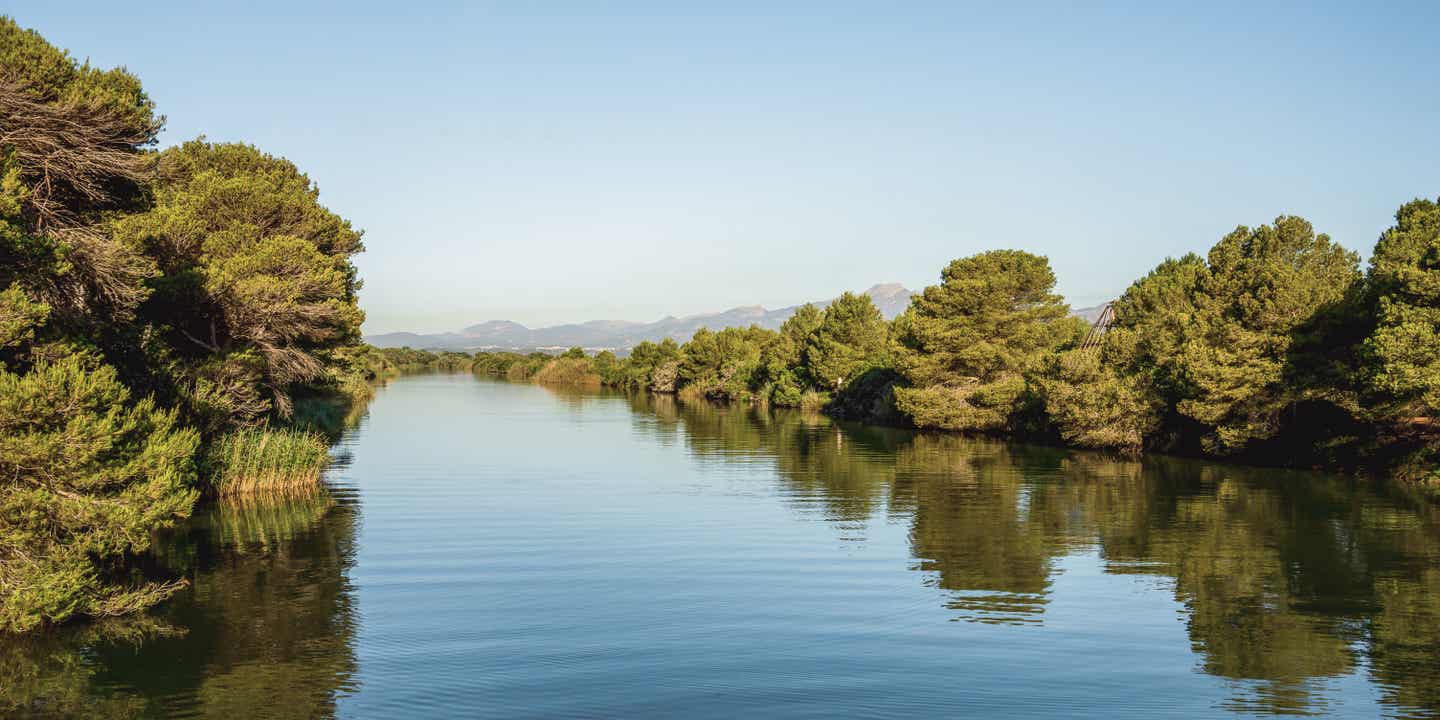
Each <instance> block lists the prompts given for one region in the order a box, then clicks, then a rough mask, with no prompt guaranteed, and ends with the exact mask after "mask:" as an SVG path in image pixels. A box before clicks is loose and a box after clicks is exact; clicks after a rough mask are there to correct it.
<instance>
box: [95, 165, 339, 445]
mask: <svg viewBox="0 0 1440 720" xmlns="http://www.w3.org/2000/svg"><path fill="white" fill-rule="evenodd" d="M159 172H160V178H161V179H160V181H159V182H158V183H157V185H156V187H155V190H154V194H155V202H154V207H153V208H151V209H150V210H148V211H146V212H143V213H136V214H133V215H129V216H127V217H124V218H122V219H121V220H119V221H118V222H117V223H116V235H117V238H118V239H119V240H120V241H121V242H122V243H124V244H125V246H127V247H129V248H133V249H135V250H138V251H140V252H143V253H144V254H145V255H146V256H147V257H150V258H153V259H154V261H155V263H156V265H157V266H158V268H159V269H160V272H161V275H160V276H159V277H157V278H155V279H153V280H152V281H151V282H150V288H151V291H152V292H151V294H150V297H149V298H148V299H147V300H146V301H145V303H144V304H143V306H142V308H141V315H142V317H143V318H145V319H146V320H148V321H150V322H152V323H154V324H155V325H157V326H158V327H162V328H165V330H166V332H167V334H168V337H169V340H170V341H171V344H172V345H173V346H174V347H175V348H176V349H177V352H179V353H180V356H181V357H183V358H187V359H194V360H196V361H197V364H207V363H208V364H213V363H215V362H216V358H220V359H222V360H221V361H222V363H223V361H224V360H228V359H230V358H232V357H236V356H240V355H243V354H246V353H249V354H251V356H252V357H254V358H255V359H257V360H258V363H256V364H255V374H254V376H253V383H249V384H247V385H245V386H242V390H241V391H242V392H243V391H244V389H245V388H246V387H247V386H258V387H260V388H263V389H264V391H265V394H266V395H268V400H269V407H266V408H264V409H265V410H268V409H269V408H270V407H273V408H274V410H275V411H276V412H277V413H278V414H279V415H280V416H282V417H285V416H288V415H289V414H290V411H291V403H290V396H291V392H292V389H293V387H294V386H296V385H298V384H301V383H313V382H317V381H321V380H323V379H325V376H326V368H325V358H324V357H323V355H322V351H323V350H324V349H326V348H329V347H331V346H334V345H337V344H341V343H345V342H353V341H354V340H356V339H357V338H358V336H359V329H360V322H361V320H362V319H363V317H364V315H363V314H362V313H361V312H360V309H359V308H358V307H357V305H356V296H355V293H356V290H357V287H358V281H357V278H356V274H355V268H354V266H353V265H351V264H350V257H351V256H352V255H354V254H355V253H357V252H359V251H360V250H361V245H360V233H358V232H356V231H355V230H353V229H351V227H350V224H349V223H348V222H346V221H345V220H343V219H341V218H340V217H338V216H336V215H335V214H334V213H331V212H330V211H329V210H327V209H325V208H324V207H323V206H321V205H320V204H319V191H318V190H317V189H316V188H315V185H314V183H312V182H311V181H310V179H309V178H308V177H306V176H305V175H304V174H302V173H301V172H300V171H299V170H298V169H297V168H296V167H295V166H294V165H293V164H291V163H290V162H289V161H287V160H284V159H281V158H276V157H273V156H270V155H266V154H264V153H262V152H260V151H259V150H257V149H255V148H254V147H251V146H249V145H241V144H211V143H207V142H204V141H203V140H195V141H191V142H187V143H185V144H183V145H180V146H178V147H175V148H170V149H168V150H166V151H165V152H163V153H161V154H160V157H159ZM201 380H202V379H201V378H197V384H198V383H199V382H200V381H201ZM236 407H237V414H236V420H237V422H239V423H240V424H246V423H248V422H250V421H252V420H253V419H254V418H255V417H257V416H258V415H259V413H256V412H253V409H252V407H253V401H251V400H249V399H248V398H247V399H246V400H244V401H241V402H237V403H236ZM241 408H244V410H242V409H241Z"/></svg>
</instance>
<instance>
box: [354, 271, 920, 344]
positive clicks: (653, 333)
mask: <svg viewBox="0 0 1440 720" xmlns="http://www.w3.org/2000/svg"><path fill="white" fill-rule="evenodd" d="M864 294H865V295H868V296H870V298H872V299H873V300H874V302H875V306H876V307H878V308H879V309H880V313H881V314H882V315H884V316H885V318H886V319H889V318H893V317H895V316H896V315H899V314H900V313H901V312H903V311H904V310H905V308H906V306H908V305H909V303H910V291H909V290H907V289H905V286H903V285H900V284H899V283H883V284H880V285H874V286H872V287H871V288H870V289H868V290H866V291H865V292H864ZM830 302H831V301H830V300H824V301H820V302H815V303H811V304H813V305H815V306H816V307H820V308H823V307H825V306H827V305H829V304H830ZM799 307H800V306H799V305H793V306H790V307H784V308H780V309H778V310H768V309H766V308H765V307H764V306H762V305H741V306H739V307H733V308H730V309H729V310H723V311H721V312H714V313H703V314H699V315H689V316H686V317H675V316H673V315H666V316H665V317H663V318H661V319H660V320H657V321H655V322H652V323H638V322H627V321H623V320H590V321H587V322H582V323H570V324H566V325H555V326H552V327H543V328H529V327H526V326H524V325H521V324H520V323H517V322H513V321H510V320H488V321H486V322H483V323H478V324H475V325H471V326H469V327H467V328H465V329H464V330H461V331H460V332H458V333H438V334H433V335H417V334H415V333H403V332H402V333H386V334H383V335H368V336H366V338H365V340H366V341H367V342H369V343H370V344H372V345H376V346H378V347H400V346H404V345H408V346H410V347H414V348H423V349H427V350H487V349H491V350H494V349H504V350H531V349H535V348H554V347H573V346H579V347H583V348H587V349H590V350H599V349H610V350H625V349H628V348H631V347H634V346H635V345H637V344H639V343H641V342H644V341H646V340H649V341H652V342H658V341H660V340H664V339H666V338H671V339H674V340H678V341H682V342H683V341H685V340H688V339H690V336H691V335H694V334H695V331H696V330H699V329H700V328H702V327H708V328H710V329H711V330H721V329H724V328H727V327H748V326H750V325H759V326H760V327H764V328H770V329H771V330H774V329H778V328H779V327H780V325H781V323H784V322H785V321H786V320H787V319H789V318H790V316H791V315H794V314H795V310H796V309H798V308H799Z"/></svg>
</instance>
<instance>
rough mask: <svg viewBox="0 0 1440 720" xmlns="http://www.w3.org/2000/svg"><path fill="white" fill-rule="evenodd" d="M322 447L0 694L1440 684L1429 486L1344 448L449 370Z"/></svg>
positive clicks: (1308, 688)
mask: <svg viewBox="0 0 1440 720" xmlns="http://www.w3.org/2000/svg"><path fill="white" fill-rule="evenodd" d="M337 453H338V454H339V456H340V460H341V461H340V462H338V463H337V466H336V468H335V469H334V470H333V471H332V472H331V473H330V476H329V478H328V481H327V482H328V486H329V490H328V491H327V493H325V494H323V495H321V496H318V497H315V498H309V499H306V500H303V501H295V502H289V503H283V504H277V503H251V504H249V505H244V506H238V507H237V506H227V507H221V508H215V509H212V510H210V511H209V512H207V513H205V514H204V515H203V516H202V517H200V518H198V519H197V521H196V522H195V523H193V525H192V526H191V527H189V528H187V529H186V530H185V532H183V533H180V534H178V536H177V537H176V538H175V539H174V540H173V541H172V542H169V543H167V544H166V545H165V547H164V549H163V551H162V552H159V553H157V556H156V557H155V558H154V560H153V564H154V565H155V568H156V571H161V570H164V571H169V572H178V573H184V574H185V575H187V576H188V577H190V578H191V579H192V581H193V585H192V588H191V589H190V590H189V591H186V592H185V593H183V594H182V595H181V596H180V597H178V598H177V599H176V600H175V601H173V602H171V603H169V604H168V605H166V606H165V607H164V608H163V609H161V610H160V611H158V612H157V613H155V615H154V616H153V617H152V618H149V619H147V620H146V621H144V622H138V623H137V622H127V623H119V624H109V625H100V626H93V627H85V628H74V629H67V630H66V631H64V632H59V633H52V634H49V635H46V636H43V637H41V638H37V639H32V640H27V641H25V642H13V641H11V642H9V643H7V644H3V645H0V671H3V674H0V715H4V714H19V715H25V714H31V715H38V716H46V717H56V716H60V717H63V716H83V717H133V716H198V717H227V718H228V717H280V718H288V717H295V718H302V717H304V718H308V717H324V716H331V715H335V716H341V717H366V718H368V717H451V716H461V717H673V716H683V717H688V718H707V717H714V718H733V717H816V718H821V717H827V718H828V717H916V716H972V717H983V716H1005V717H1056V716H1065V717H1095V718H1102V717H1103V718H1128V717H1134V718H1152V717H1160V716H1172V717H1202V716H1213V717H1231V716H1235V715H1237V714H1239V715H1272V714H1321V715H1328V716H1348V717H1376V716H1382V715H1383V716H1391V717H1437V716H1440V517H1437V512H1436V510H1435V508H1434V507H1432V506H1430V505H1428V504H1426V503H1425V502H1423V501H1418V500H1416V499H1415V498H1411V497H1408V496H1406V495H1404V494H1401V493H1395V492H1381V491H1378V490H1376V489H1374V488H1370V487H1367V486H1363V485H1357V484H1355V483H1353V482H1351V481H1348V480H1346V479H1343V478H1339V477H1332V476H1326V475H1320V474H1315V473H1297V472H1281V471H1273V470H1257V469H1247V468H1240V467H1234V466H1226V465H1218V464H1209V463H1203V462H1196V461H1188V460H1176V459H1169V458H1155V459H1149V460H1146V461H1144V462H1124V461H1117V460H1114V459H1110V458H1106V457H1104V456H1101V455H1094V454H1087V453H1071V452H1065V451H1061V450H1057V449H1053V448H1040V447H1031V446H1022V445H1013V444H1005V443H999V442H994V441H985V440H975V439H965V438H960V437H954V436H939V435H916V434H912V433H906V432H899V431H893V430H882V429H876V428H866V427H852V426H839V425H837V424H835V423H832V422H830V421H829V420H826V419H825V418H822V417H817V416H813V415H805V414H800V413H768V412H762V411H757V410H754V409H750V408H730V409H723V408H717V407H713V406H709V405H700V406H691V405H681V404H677V403H676V402H675V401H674V400H673V399H672V398H666V397H658V398H657V397H627V396H624V395H617V394H597V393H581V392H573V391H568V392H567V391H557V390H553V389H547V388H542V387H538V386H532V385H520V384H507V383H501V382H488V381H480V380H475V379H473V378H471V377H469V376H468V375H430V376H419V377H411V378H405V379H402V380H399V381H396V382H394V383H392V384H391V385H390V386H388V387H386V388H383V389H382V390H381V391H380V392H379V394H378V396H377V398H376V399H375V401H374V403H373V404H372V405H371V407H370V413H369V416H368V417H367V418H366V419H365V421H364V422H363V423H362V424H361V425H360V426H359V427H358V428H357V429H356V430H354V431H352V432H350V433H349V434H348V435H347V436H346V437H345V438H344V439H343V440H342V442H341V444H340V445H339V447H338V448H337Z"/></svg>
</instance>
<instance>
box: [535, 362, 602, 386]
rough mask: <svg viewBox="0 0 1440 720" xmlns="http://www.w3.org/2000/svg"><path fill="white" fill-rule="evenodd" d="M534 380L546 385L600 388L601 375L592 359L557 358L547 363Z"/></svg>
mask: <svg viewBox="0 0 1440 720" xmlns="http://www.w3.org/2000/svg"><path fill="white" fill-rule="evenodd" d="M532 379H533V380H534V382H537V383H542V384H545V385H580V386H584V387H600V375H599V374H598V373H596V372H595V365H594V364H593V363H592V362H591V361H590V358H556V359H554V360H551V361H550V362H547V363H545V365H544V366H542V367H541V368H540V371H539V372H537V373H535V376H534V377H533V378H532Z"/></svg>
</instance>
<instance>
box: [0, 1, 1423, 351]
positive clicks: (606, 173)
mask: <svg viewBox="0 0 1440 720" xmlns="http://www.w3.org/2000/svg"><path fill="white" fill-rule="evenodd" d="M782 5H783V7H781V6H782ZM1087 5H1088V4H1087ZM1254 5H1259V4H1252V3H1236V4H1222V3H1189V4H1186V5H1175V6H1170V7H1165V6H1162V5H1161V4H1158V3H1136V4H1130V5H1122V4H1110V5H1103V6H1101V5H1094V6H1093V7H1086V8H1077V7H1075V6H1074V5H1071V4H1057V5H1023V6H1022V5H1013V6H1009V5H1007V6H1006V7H996V6H994V5H979V4H976V5H967V4H963V3H958V2H945V3H933V4H927V3H920V2H914V3H843V2H826V3H818V2H817V3H783V4H782V3H773V2H766V3H745V2H726V3H704V4H701V3H658V2H657V3H620V2H614V3H609V2H606V3H600V2H592V3H561V2H545V3H453V4H450V3H419V2H411V3H363V2H348V3H333V4H312V3H301V2H287V3H270V2H256V3H244V4H242V3H229V4H224V5H221V4H214V5H208V6H207V4H206V3H179V2H164V1H162V2H152V3H141V4H138V5H137V4H134V3H129V4H124V3H99V2H94V3H91V2H65V3H59V2H45V3H40V2H36V3H20V4H15V3H4V4H0V8H4V12H7V13H9V14H11V15H13V16H14V17H15V18H16V19H17V20H18V21H19V22H20V23H21V24H22V25H24V26H28V27H33V28H35V29H37V30H39V31H40V32H41V33H42V34H44V35H45V36H46V37H47V38H49V39H50V40H51V41H52V42H53V43H55V44H57V45H60V46H62V47H66V48H68V49H70V50H71V52H72V53H73V54H75V55H76V56H78V57H82V58H84V57H88V58H90V59H91V60H92V61H93V62H95V63H96V64H99V65H103V66H113V65H125V66H127V67H129V68H130V69H131V70H132V71H134V72H135V73H136V74H138V75H139V76H140V77H141V79H142V80H143V81H144V83H145V86H146V88H147V89H148V90H149V92H150V93H151V95H152V96H153V97H154V98H155V100H156V102H157V104H158V105H159V107H160V109H161V111H162V112H163V113H165V114H166V115H167V117H168V118H169V123H168V127H167V130H166V133H165V135H164V136H163V139H162V141H163V142H164V143H165V144H171V143H176V142H180V141H182V140H185V139H188V138H192V137H195V136H197V135H200V134H202V133H203V134H205V135H207V136H208V137H209V138H210V139H212V140H227V141H228V140H244V141H247V142H251V143H254V144H256V145H258V146H259V147H261V148H263V149H265V150H267V151H269V152H272V153H275V154H279V155H284V156H286V157H288V158H290V159H292V160H294V161H295V162H296V163H297V164H298V165H300V166H301V167H302V168H303V169H304V170H306V171H307V172H308V173H309V174H310V176H311V177H312V178H313V179H314V180H315V181H316V182H317V183H318V184H319V185H320V188H321V193H322V199H323V201H324V202H325V203H326V204H327V205H329V206H330V207H331V208H332V209H334V210H335V211H337V212H339V213H340V214H342V215H344V216H345V217H347V218H349V219H350V220H351V221H352V222H353V223H355V225H357V226H358V227H361V228H363V229H364V230H365V231H366V236H365V237H366V245H367V248H368V250H367V252H366V253H365V254H364V255H362V256H360V257H359V258H357V263H358V265H359V266H360V269H361V273H362V276H363V277H364V279H365V288H364V290H363V291H362V305H363V306H364V308H365V310H366V311H367V313H368V316H369V319H368V320H367V323H366V331H367V332H384V331H391V330H400V329H408V330H419V331H439V330H448V329H455V328H458V327H460V326H463V325H466V324H469V323H472V322H478V321H481V320H486V319H501V318H504V319H513V320H517V321H520V322H524V323H526V324H531V325H544V324H553V323H558V322H567V321H578V320H586V319H595V318H616V319H630V320H653V319H656V318H658V317H660V316H661V315H664V314H667V313H673V314H687V313H694V312H702V311H708V310H718V309H723V308H726V307H730V306H735V305H747V304H757V303H758V304H764V305H767V306H770V307H777V306H782V305H788V304H793V303H796V302H801V301H805V300H812V299H822V298H827V297H831V296H834V295H836V294H838V293H839V292H840V291H842V290H846V289H863V288H864V287H867V286H869V285H871V284H873V283H877V282H889V281H895V282H902V283H905V284H906V285H908V286H911V287H912V288H918V287H921V286H924V285H927V284H931V283H933V282H935V281H936V280H937V278H938V275H939V271H940V269H941V268H942V267H943V266H944V265H945V264H946V263H947V262H948V261H950V260H952V259H954V258H957V257H962V256H965V255H969V254H972V253H975V252H979V251H982V250H986V249H992V248H1001V247H1016V248H1022V249H1027V250H1031V251H1035V252H1040V253H1044V254H1046V255H1048V256H1049V257H1050V259H1051V262H1052V264H1053V265H1054V267H1055V271H1056V274H1057V276H1058V278H1059V283H1060V284H1059V289H1060V291H1061V292H1063V293H1064V294H1065V295H1066V296H1067V297H1068V298H1069V299H1070V300H1071V301H1072V303H1074V304H1076V305H1089V304H1094V303H1096V302H1099V301H1102V300H1104V299H1107V298H1109V297H1111V296H1113V295H1114V294H1116V293H1118V292H1119V291H1121V290H1123V289H1124V287H1125V286H1126V285H1127V284H1128V283H1129V282H1130V281H1131V280H1133V279H1134V278H1135V277H1137V276H1139V275H1142V274H1143V273H1145V272H1146V271H1147V270H1149V269H1150V268H1151V267H1153V266H1154V265H1155V264H1156V263H1158V262H1159V261H1160V260H1161V259H1163V258H1164V257H1165V256H1167V255H1177V254H1180V253H1184V252H1187V251H1191V250H1194V251H1200V252H1203V251H1204V250H1205V249H1206V248H1208V247H1209V246H1210V245H1211V244H1213V243H1214V242H1215V241H1216V240H1217V239H1219V237H1220V236H1222V235H1223V234H1224V233H1226V232H1227V231H1229V230H1231V229H1233V228H1234V227H1235V226H1236V225H1240V224H1247V225H1255V224H1260V223H1264V222H1268V221H1270V220H1272V219H1273V218H1274V217H1275V216H1276V215H1279V214H1282V213H1287V214H1299V215H1303V216H1305V217H1307V218H1309V219H1310V220H1311V221H1312V222H1314V223H1315V225H1316V227H1317V228H1318V229H1320V230H1321V231H1324V232H1328V233H1330V234H1331V236H1332V237H1334V238H1335V239H1336V240H1338V241H1340V242H1341V243H1343V244H1345V245H1347V246H1349V247H1351V248H1353V249H1355V250H1358V251H1360V252H1361V253H1362V254H1364V253H1367V252H1368V250H1369V248H1370V246H1371V245H1372V244H1373V243H1374V240H1375V237H1376V236H1377V235H1378V233H1379V232H1380V231H1381V230H1382V229H1384V228H1385V227H1386V226H1387V225H1388V224H1389V222H1390V220H1391V218H1392V215H1393V213H1394V210H1395V208H1396V207H1397V206H1398V205H1399V204H1400V203H1402V202H1404V201H1406V200H1409V199H1411V198H1414V197H1417V196H1428V197H1436V196H1437V195H1440V132H1437V130H1440V93H1437V92H1435V89H1436V85H1435V83H1436V75H1435V73H1436V69H1437V66H1440V51H1437V50H1436V48H1435V43H1436V29H1437V28H1440V4H1436V3H1414V4H1400V3H1393V4H1383V5H1382V4H1376V5H1373V6H1372V5H1370V4H1362V3H1354V4H1352V5H1349V6H1344V5H1324V4H1319V3H1306V4H1295V5H1289V6H1285V5H1280V4H1271V3H1265V4H1264V5H1265V7H1255V6H1254ZM682 6H684V7H682Z"/></svg>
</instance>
